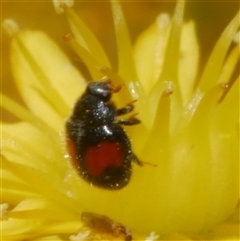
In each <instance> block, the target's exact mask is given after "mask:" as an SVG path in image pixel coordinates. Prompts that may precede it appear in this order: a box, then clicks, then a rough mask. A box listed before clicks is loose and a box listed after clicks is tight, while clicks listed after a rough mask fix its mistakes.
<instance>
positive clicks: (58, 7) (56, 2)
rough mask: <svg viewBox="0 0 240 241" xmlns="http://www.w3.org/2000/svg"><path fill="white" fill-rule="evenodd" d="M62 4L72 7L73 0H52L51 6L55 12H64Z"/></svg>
mask: <svg viewBox="0 0 240 241" xmlns="http://www.w3.org/2000/svg"><path fill="white" fill-rule="evenodd" d="M63 5H65V6H67V7H73V5H74V0H53V6H54V8H55V11H56V13H57V14H61V13H63V12H64V8H63Z"/></svg>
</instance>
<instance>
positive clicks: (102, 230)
mask: <svg viewBox="0 0 240 241" xmlns="http://www.w3.org/2000/svg"><path fill="white" fill-rule="evenodd" d="M81 221H82V222H83V224H84V225H85V226H86V227H88V228H90V229H91V230H92V231H93V232H95V233H97V234H102V235H112V236H114V237H117V238H123V239H124V240H125V241H131V240H132V235H131V231H130V229H129V228H128V227H126V226H123V225H122V224H121V223H118V222H116V221H114V220H112V219H110V218H109V217H107V216H105V215H100V214H97V213H92V212H82V214H81Z"/></svg>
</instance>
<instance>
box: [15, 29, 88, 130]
mask: <svg viewBox="0 0 240 241" xmlns="http://www.w3.org/2000/svg"><path fill="white" fill-rule="evenodd" d="M11 61H12V68H13V73H14V77H15V79H16V81H17V85H18V87H19V89H20V92H21V94H22V96H23V98H24V100H25V102H26V104H27V105H28V107H29V108H30V109H31V111H32V112H33V113H35V115H36V116H38V117H39V118H41V119H43V120H44V121H45V122H47V123H48V122H53V123H54V125H53V126H55V128H59V127H60V126H61V118H60V116H59V115H61V116H63V117H66V116H67V114H68V112H69V107H70V106H72V104H73V103H74V102H75V100H76V98H77V97H78V96H79V95H80V93H82V91H83V88H84V86H85V84H84V80H83V78H82V76H81V75H80V74H79V72H78V71H77V70H76V69H75V68H74V67H73V65H72V64H71V63H70V62H69V60H68V59H67V57H66V56H65V55H64V54H63V53H62V52H61V51H60V49H59V48H58V47H57V46H56V45H55V44H54V43H53V42H52V40H50V39H49V38H48V37H47V36H46V35H45V34H44V33H42V32H40V31H23V32H20V33H19V34H18V35H17V37H15V39H14V40H13V43H12V51H11Z"/></svg>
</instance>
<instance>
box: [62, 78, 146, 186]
mask: <svg viewBox="0 0 240 241" xmlns="http://www.w3.org/2000/svg"><path fill="white" fill-rule="evenodd" d="M120 89H121V87H114V86H113V85H112V84H111V82H110V81H96V82H90V83H89V84H88V85H87V87H86V90H85V92H84V93H83V95H82V96H81V97H80V98H79V99H78V100H77V102H76V104H75V106H74V108H73V112H72V115H71V116H70V118H68V120H67V122H66V134H67V144H68V149H69V154H70V156H71V159H72V161H73V163H74V165H75V167H76V168H77V169H78V172H79V173H80V176H81V177H82V178H83V179H85V180H86V181H88V182H89V183H90V184H91V185H94V186H98V187H102V188H107V189H121V188H123V187H125V186H126V185H127V184H128V183H129V181H130V177H131V173H132V166H131V162H135V163H137V164H138V165H140V166H141V165H142V162H140V161H139V159H138V158H137V156H136V155H135V154H134V153H133V151H132V147H131V142H130V140H129V138H128V135H127V133H126V132H125V130H124V129H123V127H122V125H136V124H139V123H140V120H139V119H137V118H136V117H134V116H131V117H129V118H126V119H117V117H118V116H122V115H125V114H127V113H130V112H131V111H133V109H134V105H133V102H131V103H129V104H127V105H126V106H125V107H123V108H120V109H117V108H116V106H115V105H114V103H113V102H112V101H111V97H112V94H113V93H117V92H118V91H120Z"/></svg>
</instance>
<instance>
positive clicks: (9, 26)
mask: <svg viewBox="0 0 240 241" xmlns="http://www.w3.org/2000/svg"><path fill="white" fill-rule="evenodd" d="M2 26H3V29H4V30H5V31H6V33H7V34H8V35H9V36H10V37H13V36H14V35H15V34H17V33H18V32H19V26H18V24H17V23H16V22H15V21H14V20H13V19H10V18H9V19H5V20H4V21H3V24H2Z"/></svg>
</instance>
